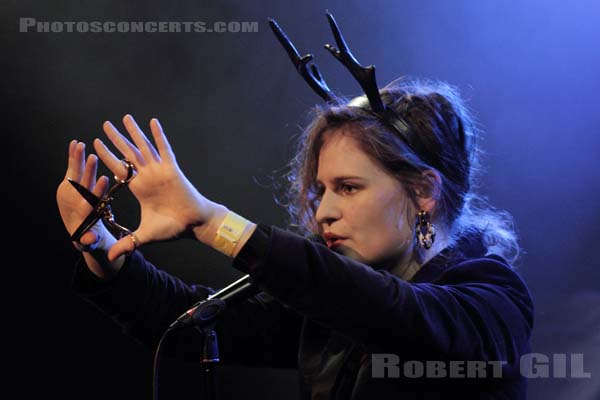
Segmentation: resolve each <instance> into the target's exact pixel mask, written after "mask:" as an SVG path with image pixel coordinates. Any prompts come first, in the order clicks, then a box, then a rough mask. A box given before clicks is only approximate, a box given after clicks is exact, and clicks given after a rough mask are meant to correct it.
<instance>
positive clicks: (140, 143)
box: [123, 114, 160, 162]
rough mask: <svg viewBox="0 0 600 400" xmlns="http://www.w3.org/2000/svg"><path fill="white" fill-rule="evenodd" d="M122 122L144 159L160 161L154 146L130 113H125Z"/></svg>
mask: <svg viewBox="0 0 600 400" xmlns="http://www.w3.org/2000/svg"><path fill="white" fill-rule="evenodd" d="M123 124H124V125H125V128H126V129H127V132H129V135H130V136H131V138H132V139H133V142H134V143H135V144H136V146H137V147H138V149H139V150H140V152H141V153H142V156H143V157H144V158H145V159H146V161H150V160H154V161H157V162H158V161H160V157H159V156H158V153H157V152H156V150H154V146H153V145H152V143H150V141H149V140H148V138H147V137H146V135H145V134H144V132H142V130H141V129H140V127H139V126H138V124H137V122H135V119H133V117H132V116H131V115H129V114H127V115H125V116H124V117H123Z"/></svg>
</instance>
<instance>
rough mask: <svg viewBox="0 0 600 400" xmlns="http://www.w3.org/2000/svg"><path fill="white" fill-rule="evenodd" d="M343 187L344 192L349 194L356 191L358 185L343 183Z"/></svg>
mask: <svg viewBox="0 0 600 400" xmlns="http://www.w3.org/2000/svg"><path fill="white" fill-rule="evenodd" d="M341 189H342V191H343V192H344V193H348V194H349V193H354V191H355V190H356V187H355V186H352V185H342V187H341Z"/></svg>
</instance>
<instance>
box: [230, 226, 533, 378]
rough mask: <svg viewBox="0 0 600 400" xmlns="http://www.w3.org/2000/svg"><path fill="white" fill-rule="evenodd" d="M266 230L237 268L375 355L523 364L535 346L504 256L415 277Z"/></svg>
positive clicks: (526, 305) (522, 293)
mask: <svg viewBox="0 0 600 400" xmlns="http://www.w3.org/2000/svg"><path fill="white" fill-rule="evenodd" d="M259 228H260V229H257V230H256V232H255V233H254V234H253V236H252V237H251V238H250V240H249V241H248V242H247V243H246V245H245V246H244V248H243V249H242V250H241V251H240V253H239V254H238V256H237V257H236V259H235V260H234V267H236V268H238V269H240V270H242V271H244V272H246V273H249V274H251V276H253V278H254V279H255V282H256V283H257V284H258V285H259V286H261V288H262V289H263V290H265V291H266V292H268V293H270V294H271V295H273V296H274V297H276V298H277V299H279V300H280V301H282V302H283V303H285V304H287V305H289V306H290V307H292V308H293V309H295V310H296V311H297V312H299V313H300V314H302V315H304V316H306V317H308V318H310V319H313V320H315V321H317V322H320V323H321V324H324V325H326V326H328V327H330V328H332V329H335V330H337V331H340V332H342V333H343V334H346V335H348V336H350V337H352V338H354V339H355V340H358V341H359V342H361V343H362V344H363V345H364V346H366V349H367V350H368V352H370V353H394V354H402V355H403V357H405V359H406V356H410V357H415V358H411V359H430V360H440V359H449V360H481V361H495V360H504V361H507V363H509V364H511V365H512V366H513V367H515V366H516V367H518V362H519V360H518V358H519V357H520V355H521V354H523V352H525V351H527V349H528V346H529V337H530V333H531V329H532V313H533V310H532V303H531V299H530V297H529V293H528V291H527V288H526V287H525V285H524V283H523V282H522V281H521V279H520V278H519V277H518V275H517V274H516V273H515V272H514V271H513V270H512V269H511V268H510V267H508V266H507V265H505V264H504V263H502V262H500V261H498V260H495V259H492V258H480V259H473V260H469V261H465V262H461V263H459V264H457V265H455V266H453V267H451V268H448V269H447V270H446V271H445V272H444V273H443V274H441V276H439V277H438V279H437V280H436V281H435V282H431V283H411V282H406V281H403V280H402V279H400V278H398V277H396V276H394V275H393V274H390V273H388V272H386V271H377V270H374V269H372V268H371V267H369V266H367V265H364V264H361V263H359V262H357V261H354V260H352V259H350V258H347V257H344V256H341V255H338V254H337V253H334V252H332V251H330V250H329V249H328V248H327V247H325V246H323V245H320V244H315V243H313V242H311V241H308V240H306V239H304V238H302V237H300V236H298V235H295V234H292V233H290V232H286V231H283V230H280V229H278V228H275V227H272V228H267V227H263V226H262V225H260V224H259ZM255 236H256V237H255ZM246 247H247V248H246ZM515 363H516V364H515Z"/></svg>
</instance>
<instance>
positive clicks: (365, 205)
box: [315, 128, 414, 264]
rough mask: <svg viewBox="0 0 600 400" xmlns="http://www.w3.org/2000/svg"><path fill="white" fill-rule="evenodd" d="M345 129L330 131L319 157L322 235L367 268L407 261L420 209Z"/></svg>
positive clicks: (318, 182)
mask: <svg viewBox="0 0 600 400" xmlns="http://www.w3.org/2000/svg"><path fill="white" fill-rule="evenodd" d="M345 129H348V128H339V129H337V130H334V131H329V132H326V133H325V134H324V135H325V136H324V143H323V146H322V147H321V150H320V153H319V160H318V170H317V184H318V186H319V188H320V189H321V190H320V193H321V201H320V203H319V207H318V209H317V212H316V215H315V217H316V221H317V223H318V224H319V227H320V229H321V234H323V236H324V237H325V239H326V240H327V245H328V246H329V247H330V248H332V249H333V250H335V251H336V252H338V253H341V254H344V255H346V256H348V257H352V258H354V259H356V260H358V261H361V262H364V263H366V264H375V263H377V262H379V261H381V260H383V259H386V258H388V257H395V256H406V253H407V251H408V250H409V249H411V248H412V247H411V244H412V236H413V229H412V218H413V217H411V215H412V214H414V212H413V211H412V209H413V208H414V207H411V206H410V205H409V204H410V200H409V199H408V197H407V196H406V193H405V191H404V189H403V187H402V184H401V183H400V182H399V181H398V180H397V179H395V178H394V177H392V176H391V175H389V174H388V173H387V172H386V171H385V170H384V169H383V167H381V166H380V165H379V164H377V163H376V162H374V161H373V160H372V159H371V158H370V157H369V156H368V155H367V154H366V153H364V152H363V151H362V150H361V149H360V146H359V143H358V142H357V141H356V140H355V139H354V138H353V137H352V136H350V135H348V134H344V130H345ZM409 210H410V211H409ZM407 218H411V219H410V220H407ZM331 235H334V236H333V237H331ZM336 238H340V239H339V240H336Z"/></svg>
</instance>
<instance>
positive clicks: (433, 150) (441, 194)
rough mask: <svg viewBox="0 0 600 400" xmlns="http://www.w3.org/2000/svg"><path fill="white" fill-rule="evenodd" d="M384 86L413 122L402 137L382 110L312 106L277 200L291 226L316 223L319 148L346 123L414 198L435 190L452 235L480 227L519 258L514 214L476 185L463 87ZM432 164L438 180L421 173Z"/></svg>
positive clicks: (304, 228)
mask: <svg viewBox="0 0 600 400" xmlns="http://www.w3.org/2000/svg"><path fill="white" fill-rule="evenodd" d="M380 94H381V98H382V100H383V103H384V104H385V105H386V107H387V108H390V109H391V110H393V111H394V112H395V113H396V115H398V116H399V117H400V118H402V119H403V120H404V121H405V122H406V123H407V124H408V126H409V129H408V132H407V133H406V135H405V136H406V137H405V138H401V136H400V135H399V133H398V132H396V131H395V130H394V129H393V128H391V127H390V125H388V124H387V123H386V122H385V121H384V120H382V118H381V117H378V116H376V115H375V114H373V113H372V112H371V111H369V110H365V109H363V108H359V107H351V106H348V104H347V103H340V104H344V105H335V106H333V105H327V106H318V107H317V108H316V109H315V110H314V111H313V113H314V114H315V116H314V118H313V119H312V122H311V123H310V124H309V125H308V126H307V127H306V129H304V131H303V133H302V134H301V135H300V137H299V138H298V147H297V151H296V155H295V156H294V158H293V159H292V160H291V161H290V164H289V170H288V173H287V175H286V178H287V181H288V183H289V185H290V187H288V190H287V191H286V194H285V197H284V198H283V199H279V200H278V201H279V204H282V205H283V206H284V207H285V208H286V209H287V212H288V214H289V218H290V221H289V222H290V226H291V227H295V228H296V229H297V230H299V231H300V233H304V234H305V233H309V232H317V231H318V225H317V223H316V221H315V213H316V210H317V208H318V205H319V189H318V187H317V184H316V177H317V167H318V157H319V151H320V149H321V147H322V145H323V143H324V137H325V136H326V135H327V134H328V133H330V132H332V131H333V130H335V129H337V128H341V127H344V133H345V134H348V135H351V136H352V137H353V138H354V139H355V140H357V141H358V143H359V144H360V146H361V149H362V150H363V151H364V152H365V153H366V154H367V155H369V156H370V157H371V158H372V159H373V160H375V161H376V162H378V163H379V164H380V165H381V166H383V168H384V169H385V170H386V171H387V172H388V173H389V174H390V175H392V176H394V177H396V178H397V179H398V181H400V182H401V183H402V185H403V187H404V188H405V189H406V192H407V194H408V196H409V198H410V199H411V200H412V202H413V204H415V205H416V204H417V203H416V200H417V195H418V194H419V193H420V194H421V195H423V193H425V194H432V193H436V194H437V196H436V200H437V201H436V206H435V209H434V211H433V215H434V222H435V223H436V224H442V225H443V226H444V227H445V228H446V230H447V232H448V234H449V235H450V239H452V240H451V243H452V242H455V239H458V238H460V237H462V236H464V235H467V234H473V233H476V234H480V235H482V238H483V243H484V245H485V246H486V247H487V250H488V253H494V254H498V255H500V256H502V257H504V258H505V259H506V260H507V261H509V262H514V261H515V260H516V259H517V257H518V255H519V245H518V243H517V235H516V232H515V230H514V228H513V224H512V218H511V216H510V215H509V214H508V213H507V212H504V211H499V210H496V209H494V208H493V207H491V206H490V205H489V204H488V202H487V201H486V199H485V198H484V197H482V196H480V195H478V194H476V192H475V189H476V181H477V178H478V175H479V173H480V172H481V169H480V166H479V159H480V156H481V151H480V149H479V147H478V143H477V142H478V140H477V138H478V134H479V131H478V130H477V128H476V126H475V123H474V121H473V118H472V116H471V115H470V113H469V112H468V110H467V108H466V107H465V105H464V104H463V101H462V99H461V98H460V96H459V94H458V91H457V90H456V89H455V88H454V87H452V86H450V85H448V84H446V83H442V82H433V81H415V80H412V81H408V80H398V81H395V82H392V83H391V84H389V85H388V86H386V87H385V88H383V89H382V90H381V91H380ZM427 170H433V171H435V172H436V173H437V174H438V175H439V176H440V177H441V185H440V184H438V182H437V181H436V180H435V179H431V174H423V172H424V171H427ZM415 217H416V216H415Z"/></svg>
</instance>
